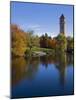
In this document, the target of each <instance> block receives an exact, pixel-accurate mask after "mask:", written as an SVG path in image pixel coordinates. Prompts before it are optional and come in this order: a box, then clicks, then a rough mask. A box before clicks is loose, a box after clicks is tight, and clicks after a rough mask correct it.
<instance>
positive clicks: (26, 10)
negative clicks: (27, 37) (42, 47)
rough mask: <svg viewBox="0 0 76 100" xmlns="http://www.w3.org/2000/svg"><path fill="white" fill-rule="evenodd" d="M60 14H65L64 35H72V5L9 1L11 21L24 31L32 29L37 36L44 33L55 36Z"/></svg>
mask: <svg viewBox="0 0 76 100" xmlns="http://www.w3.org/2000/svg"><path fill="white" fill-rule="evenodd" d="M61 14H64V16H65V21H66V29H65V33H66V35H67V36H73V6H71V5H69V6H67V5H53V4H52V5H51V4H37V3H25V2H23V3H22V2H11V23H12V24H17V25H19V26H20V27H21V28H22V29H23V30H24V31H28V30H34V34H37V35H39V36H41V35H42V34H45V33H48V35H49V36H52V37H54V36H57V35H58V34H59V31H60V29H59V17H60V16H61Z"/></svg>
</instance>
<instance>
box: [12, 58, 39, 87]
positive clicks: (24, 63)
mask: <svg viewBox="0 0 76 100" xmlns="http://www.w3.org/2000/svg"><path fill="white" fill-rule="evenodd" d="M38 64H39V58H29V59H24V58H23V57H17V58H12V69H11V70H12V85H13V84H16V83H18V82H19V81H21V80H22V79H23V78H29V79H31V78H32V77H33V76H35V73H36V72H37V70H38Z"/></svg>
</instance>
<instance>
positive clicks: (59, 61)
mask: <svg viewBox="0 0 76 100" xmlns="http://www.w3.org/2000/svg"><path fill="white" fill-rule="evenodd" d="M66 66H67V56H66V54H65V53H63V52H60V53H58V54H56V68H57V69H58V70H59V73H60V75H59V76H60V83H61V84H62V85H64V83H65V69H66Z"/></svg>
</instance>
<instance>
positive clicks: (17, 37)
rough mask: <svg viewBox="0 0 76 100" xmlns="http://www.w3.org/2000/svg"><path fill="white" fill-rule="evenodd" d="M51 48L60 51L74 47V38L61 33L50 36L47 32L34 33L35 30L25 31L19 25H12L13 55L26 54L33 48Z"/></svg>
mask: <svg viewBox="0 0 76 100" xmlns="http://www.w3.org/2000/svg"><path fill="white" fill-rule="evenodd" d="M33 47H37V48H49V49H53V50H57V52H58V51H60V50H61V51H65V50H66V49H67V48H69V49H73V48H74V39H73V38H72V37H66V36H65V35H64V34H59V35H58V36H57V37H54V38H52V37H51V36H50V37H49V36H48V34H47V33H45V34H44V35H42V36H40V37H39V36H38V35H34V31H33V30H29V31H27V32H24V31H23V30H22V29H21V28H20V27H19V26H17V25H13V24H12V25H11V51H12V55H15V56H24V55H25V52H27V50H28V49H29V50H31V48H33Z"/></svg>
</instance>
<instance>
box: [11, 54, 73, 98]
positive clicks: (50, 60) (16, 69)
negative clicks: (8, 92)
mask: <svg viewBox="0 0 76 100" xmlns="http://www.w3.org/2000/svg"><path fill="white" fill-rule="evenodd" d="M52 65H54V66H52ZM53 67H54V69H53V72H52V69H51V68H53ZM68 67H73V55H69V54H65V53H60V54H54V55H51V56H49V55H46V56H41V57H30V58H29V59H25V58H23V57H16V58H12V70H11V71H12V88H13V87H14V86H16V85H17V84H19V83H20V82H23V80H34V84H35V83H36V84H37V83H38V84H37V85H40V84H43V83H41V82H42V81H41V80H42V79H43V81H44V82H45V80H49V82H50V83H51V84H50V83H49V84H48V83H47V82H45V83H44V84H45V85H46V88H48V89H51V86H52V83H53V82H51V78H52V77H53V76H54V77H56V78H55V79H57V80H54V82H56V81H57V82H59V84H60V85H59V86H58V85H57V84H56V83H57V82H56V83H54V85H56V88H57V89H58V88H60V86H62V88H63V89H62V90H64V88H65V85H66V77H67V76H66V75H69V76H68V77H70V75H71V74H73V71H72V69H71V71H70V74H66V69H67V68H68ZM44 69H45V70H44ZM48 70H49V71H48ZM56 70H57V71H58V72H57V71H56ZM67 73H68V72H67ZM41 75H42V76H41ZM50 75H53V76H50ZM55 75H57V76H55ZM50 77H51V78H50ZM37 79H38V80H37ZM67 80H68V78H67ZM72 81H73V80H72ZM30 82H31V81H30ZM26 83H27V82H25V84H24V86H25V85H26ZM71 83H73V82H71ZM47 85H48V86H47ZM68 85H69V83H68ZM72 85H73V84H72ZM27 86H29V85H27ZM27 86H26V87H27ZM41 86H43V85H41ZM20 87H21V85H20ZM30 88H33V85H31V87H30ZM35 88H36V87H35ZM43 88H45V87H43ZM52 88H54V92H55V87H52ZM20 89H21V88H20ZM66 89H67V88H66ZM71 89H72V90H73V88H71ZM45 90H47V89H45ZM62 90H61V91H62ZM13 91H15V90H13ZM32 91H33V90H32ZM35 91H36V90H35ZM61 91H60V92H59V93H60V94H61ZM65 91H67V90H65ZM70 91H71V90H70ZM31 93H32V92H31ZM47 93H49V91H48V92H47ZM52 93H53V91H52ZM52 93H51V94H50V93H49V94H50V95H55V93H54V94H52ZM57 93H58V92H57ZM67 93H68V92H67ZM67 93H66V94H67ZM44 94H45V93H44ZM63 94H65V93H63ZM19 95H20V94H19ZM56 95H57V94H56ZM24 97H25V95H24Z"/></svg>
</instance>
